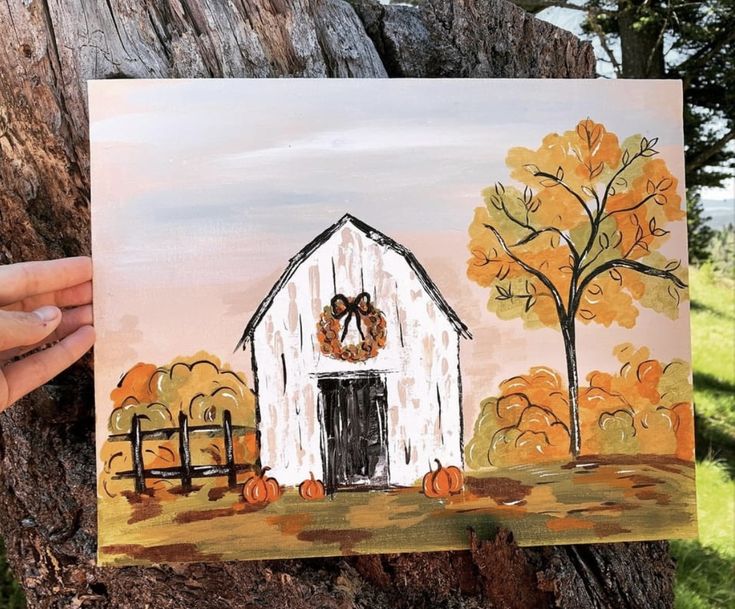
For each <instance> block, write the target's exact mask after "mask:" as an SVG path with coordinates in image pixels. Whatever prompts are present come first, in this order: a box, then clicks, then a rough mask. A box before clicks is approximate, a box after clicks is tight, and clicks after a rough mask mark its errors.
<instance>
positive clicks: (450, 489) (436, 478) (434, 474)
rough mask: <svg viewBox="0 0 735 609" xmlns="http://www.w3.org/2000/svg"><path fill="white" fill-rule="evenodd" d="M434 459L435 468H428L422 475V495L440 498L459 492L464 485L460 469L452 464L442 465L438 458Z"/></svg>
mask: <svg viewBox="0 0 735 609" xmlns="http://www.w3.org/2000/svg"><path fill="white" fill-rule="evenodd" d="M434 461H436V465H437V469H436V470H429V472H428V473H427V474H426V475H425V476H424V480H423V484H422V488H423V491H424V495H426V496H427V497H432V498H440V497H449V495H453V494H455V493H459V492H460V491H461V490H462V486H463V485H464V476H463V475H462V471H461V470H460V469H459V468H458V467H455V466H453V465H450V466H449V467H443V466H442V464H441V463H440V461H439V459H434Z"/></svg>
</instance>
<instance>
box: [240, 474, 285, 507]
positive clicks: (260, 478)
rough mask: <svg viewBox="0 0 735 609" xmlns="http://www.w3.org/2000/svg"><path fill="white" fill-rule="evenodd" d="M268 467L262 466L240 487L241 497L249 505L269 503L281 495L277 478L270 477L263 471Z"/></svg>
mask: <svg viewBox="0 0 735 609" xmlns="http://www.w3.org/2000/svg"><path fill="white" fill-rule="evenodd" d="M269 469H270V467H264V468H263V469H262V470H260V474H259V475H255V474H253V475H252V476H250V477H249V478H248V479H247V480H246V481H245V484H244V485H243V487H242V497H243V499H245V501H247V502H248V503H249V504H251V505H261V504H263V503H271V502H273V501H276V500H277V499H278V498H279V497H280V496H281V487H280V486H279V484H278V480H276V479H275V478H270V477H268V476H266V475H265V473H266V472H267V471H268V470H269Z"/></svg>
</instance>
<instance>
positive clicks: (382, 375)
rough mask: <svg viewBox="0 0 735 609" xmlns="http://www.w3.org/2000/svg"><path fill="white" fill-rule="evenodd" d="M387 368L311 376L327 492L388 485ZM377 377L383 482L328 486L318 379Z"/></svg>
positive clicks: (323, 422) (325, 433) (373, 488)
mask: <svg viewBox="0 0 735 609" xmlns="http://www.w3.org/2000/svg"><path fill="white" fill-rule="evenodd" d="M387 372H389V371H388V370H350V371H346V372H322V373H316V374H313V375H312V376H313V377H315V378H316V381H317V382H316V386H317V419H318V421H319V451H320V453H321V462H322V471H323V474H324V476H323V477H324V484H325V487H327V492H328V493H329V494H332V493H334V492H335V491H337V490H339V489H344V490H351V491H370V490H384V489H386V488H389V487H390V485H391V484H390V437H389V429H388V383H387V379H386V373H387ZM373 377H377V378H379V379H380V380H381V382H382V384H383V389H384V391H385V397H384V401H385V409H384V411H383V416H381V413H380V412H379V413H378V417H379V420H381V419H382V429H383V433H382V434H381V437H382V442H383V446H384V449H385V482H383V483H378V484H355V485H337V486H336V487H335V488H331V489H330V488H329V484H328V474H329V459H328V455H327V452H328V451H327V442H328V438H327V428H326V416H325V414H326V413H325V404H324V398H323V395H322V391H321V389H320V388H319V381H321V380H348V379H368V378H373Z"/></svg>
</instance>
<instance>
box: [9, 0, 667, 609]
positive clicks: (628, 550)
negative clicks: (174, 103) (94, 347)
mask: <svg viewBox="0 0 735 609" xmlns="http://www.w3.org/2000/svg"><path fill="white" fill-rule="evenodd" d="M355 6H356V7H357V9H358V10H357V11H355V10H354V9H353V8H352V6H350V4H348V3H346V2H344V1H343V0H290V1H287V0H232V1H231V2H228V3H225V2H207V1H205V0H160V1H155V0H104V1H103V0H98V1H92V0H86V1H85V0H63V1H62V0H7V1H6V2H3V3H0V206H1V207H0V213H1V214H2V222H1V223H0V260H2V262H3V263H10V262H18V261H21V260H34V259H43V258H49V257H60V256H69V255H76V254H87V253H89V196H90V185H89V151H88V139H87V118H88V116H87V107H86V98H85V80H86V79H88V78H117V77H127V78H142V77H146V78H163V77H234V76H243V77H244V76H255V77H261V76H282V75H290V76H302V77H303V76H312V77H316V76H318V77H327V76H329V77H334V76H356V77H367V76H376V77H381V76H385V75H386V74H392V75H403V76H416V75H442V76H559V77H575V76H576V77H591V76H593V73H594V60H593V55H592V50H591V48H590V46H589V45H588V44H585V43H581V42H579V41H578V40H577V39H575V38H574V37H573V36H571V35H570V34H568V33H566V32H562V31H560V30H557V29H555V28H553V27H552V26H549V25H548V24H541V23H539V22H537V21H535V20H534V19H533V18H532V17H530V16H529V15H527V14H525V13H524V12H523V11H522V10H521V9H519V8H517V7H515V6H513V5H511V4H509V3H507V2H505V1H504V0H461V1H456V2H450V1H449V0H430V1H429V2H427V4H425V5H424V6H423V7H422V8H420V9H407V8H399V7H382V6H380V5H378V4H376V3H375V2H367V1H365V0H360V1H359V2H358V1H357V0H355ZM93 423H94V410H93V400H92V370H91V363H90V360H89V358H88V359H86V360H85V361H84V362H83V363H82V364H80V365H78V366H76V367H75V368H74V369H73V370H71V371H70V372H68V373H66V374H64V375H62V376H60V377H59V378H57V379H55V380H54V381H53V382H52V383H50V384H48V385H46V386H45V387H44V388H42V389H40V390H38V391H36V392H34V393H33V394H32V395H31V396H29V397H28V398H26V399H24V400H23V401H22V402H21V403H19V404H17V405H16V406H14V407H12V408H11V409H10V410H8V411H6V412H5V413H3V414H2V415H0V463H1V465H0V534H1V535H2V536H3V537H4V538H5V540H6V543H7V546H8V556H9V559H10V561H11V563H12V565H13V567H14V569H15V571H16V573H17V575H18V577H19V579H20V581H21V583H22V585H23V587H24V589H25V591H26V594H27V596H28V603H29V606H30V607H44V608H51V607H57V608H61V607H70V608H71V607H74V608H79V607H99V608H103V607H104V608H126V607H133V608H143V607H155V608H157V609H159V608H164V607H170V608H189V607H197V608H201V609H207V608H209V607H217V608H219V609H222V608H234V607H238V608H243V607H279V608H284V607H335V608H336V607H341V608H344V607H367V606H370V607H373V608H376V609H379V608H381V607H409V606H413V607H429V606H432V607H441V606H446V607H450V606H451V607H466V608H471V607H509V608H516V607H517V608H526V607H529V608H530V607H551V606H558V607H566V608H577V607H579V608H595V607H641V606H647V607H651V608H652V609H656V608H659V607H661V608H663V607H669V606H671V602H672V586H673V584H672V582H673V574H674V567H673V563H672V561H671V559H670V557H669V555H668V550H667V546H666V544H665V543H632V544H617V545H594V546H568V547H550V548H543V549H520V548H518V547H517V546H516V545H515V544H514V543H513V540H512V537H510V536H509V534H507V533H505V532H500V533H499V534H498V535H497V536H496V537H495V538H494V539H492V540H478V539H475V538H473V539H472V549H471V550H469V551H467V552H444V553H430V554H403V555H386V556H360V557H348V558H330V559H312V560H293V561H287V560H284V561H258V562H240V563H211V564H201V563H199V564H197V563H195V564H187V565H169V566H158V567H151V568H134V567H130V568H121V569H109V568H107V569H102V568H98V567H96V566H95V564H94V557H95V548H96V498H95V449H94V424H93Z"/></svg>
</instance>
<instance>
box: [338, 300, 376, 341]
mask: <svg viewBox="0 0 735 609" xmlns="http://www.w3.org/2000/svg"><path fill="white" fill-rule="evenodd" d="M330 305H331V307H332V316H333V317H334V318H335V319H342V318H343V317H344V316H345V315H346V316H347V319H345V323H344V325H343V326H342V336H341V337H340V340H341V341H343V340H344V339H345V336H347V329H348V328H349V326H350V320H351V319H352V318H353V317H354V318H355V323H356V324H357V331H358V332H359V333H360V338H361V339H362V340H365V335H364V334H363V333H362V328H361V327H360V326H361V323H360V316H361V315H367V314H368V313H370V294H368V293H367V292H360V293H359V294H358V295H357V296H355V297H354V298H353V299H352V300H350V299H349V298H347V296H345V295H344V294H335V296H334V297H333V298H332V300H331V302H330Z"/></svg>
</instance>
